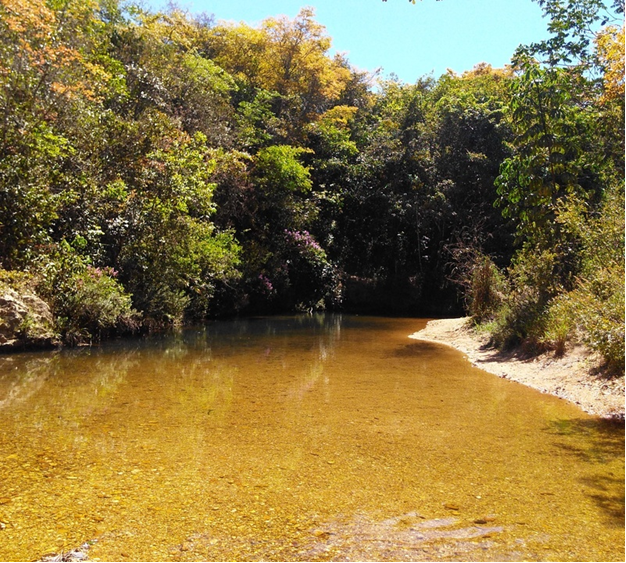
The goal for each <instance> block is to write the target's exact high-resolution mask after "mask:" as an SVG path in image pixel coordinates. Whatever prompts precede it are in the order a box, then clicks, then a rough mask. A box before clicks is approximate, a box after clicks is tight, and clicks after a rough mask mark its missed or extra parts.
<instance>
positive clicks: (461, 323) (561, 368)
mask: <svg viewBox="0 0 626 563" xmlns="http://www.w3.org/2000/svg"><path fill="white" fill-rule="evenodd" d="M410 338H414V339H416V340H425V341H429V342H438V343H441V344H447V345H449V346H452V347H454V348H456V349H457V350H460V351H461V352H463V353H464V354H465V355H466V356H467V358H468V359H469V360H470V362H472V364H473V365H475V366H476V367H479V368H481V369H484V370H485V371H488V372H490V373H493V374H495V375H497V376H499V377H505V378H507V379H512V380H513V381H518V382H519V383H523V384H525V385H528V386H529V387H533V388H534V389H538V390H539V391H541V392H542V393H549V394H551V395H555V396H556V397H560V398H562V399H566V400H568V401H571V402H573V403H575V404H577V405H578V406H579V407H580V408H581V409H583V410H584V411H586V412H588V413H590V414H595V415H598V416H602V417H606V418H618V419H620V418H621V419H622V420H623V419H624V378H623V377H619V378H610V377H607V376H606V375H605V374H603V373H602V370H601V369H600V365H601V362H600V358H599V357H598V356H597V355H595V354H593V353H591V352H590V351H589V349H588V348H585V347H584V346H575V347H573V348H570V349H568V350H567V352H566V353H565V354H564V355H563V356H561V357H555V355H554V353H552V352H547V353H545V354H542V355H540V356H536V357H534V358H530V359H528V358H524V357H522V355H521V354H520V353H519V351H517V352H516V351H513V352H511V353H503V352H499V351H497V350H495V349H493V348H489V347H488V344H487V342H488V336H487V335H484V334H481V333H479V332H477V331H475V330H474V329H473V328H472V327H471V324H470V322H469V318H467V317H465V318H460V319H438V320H434V321H430V322H429V323H428V325H427V326H426V328H425V329H423V330H420V331H419V332H416V333H415V334H412V335H411V336H410Z"/></svg>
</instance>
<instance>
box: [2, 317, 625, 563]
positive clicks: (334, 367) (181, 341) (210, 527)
mask: <svg viewBox="0 0 626 563" xmlns="http://www.w3.org/2000/svg"><path fill="white" fill-rule="evenodd" d="M425 322H426V321H425V320H420V319H390V318H372V317H357V316H341V315H314V316H298V317H279V318H257V319H241V320H233V321H220V322H213V323H210V324H208V325H207V326H205V327H202V328H201V329H193V330H192V329H190V330H185V331H181V332H178V333H174V334H169V335H156V336H151V337H146V338H141V339H130V340H123V341H113V342H108V343H105V344H103V345H101V346H99V347H92V348H82V349H74V350H63V351H57V352H51V353H47V352H46V353H22V354H13V355H8V356H3V357H1V358H0V428H1V432H0V560H3V561H14V560H27V561H28V560H35V559H38V558H42V557H44V556H46V555H51V554H55V553H57V554H58V553H60V552H64V551H69V550H71V549H75V548H78V547H79V546H81V545H83V546H84V547H83V548H81V549H82V552H83V553H84V554H85V555H87V556H88V557H89V559H90V560H100V561H112V560H113V561H124V560H135V561H136V560H140V561H141V560H152V561H159V560H164V561H165V560H168V561H198V560H220V561H242V560H280V561H296V560H307V561H317V560H319V561H326V560H337V561H362V560H404V561H431V560H442V561H449V560H452V561H454V560H457V561H458V560H463V561H473V560H475V561H520V560H535V561H547V560H559V561H623V560H624V426H623V424H621V425H620V424H616V423H612V422H607V421H604V420H602V419H599V418H596V417H593V416H590V415H587V414H585V413H584V412H582V411H581V410H580V409H578V408H577V407H575V406H574V405H572V404H570V403H567V402H565V401H563V400H560V399H557V398H555V397H552V396H548V395H542V394H540V393H539V392H537V391H535V390H532V389H530V388H526V387H524V386H522V385H520V384H517V383H514V382H511V381H508V380H504V379H500V378H498V377H496V376H493V375H491V374H488V373H486V372H484V371H482V370H480V369H477V368H474V367H472V366H471V365H470V363H469V362H468V361H467V360H466V359H465V358H464V357H463V356H462V355H461V354H460V353H458V352H456V351H455V350H453V349H450V348H448V347H446V346H440V345H436V344H430V343H424V342H416V341H412V340H410V339H409V338H408V335H409V334H411V333H413V332H415V331H416V330H419V329H420V328H422V327H423V326H424V324H425Z"/></svg>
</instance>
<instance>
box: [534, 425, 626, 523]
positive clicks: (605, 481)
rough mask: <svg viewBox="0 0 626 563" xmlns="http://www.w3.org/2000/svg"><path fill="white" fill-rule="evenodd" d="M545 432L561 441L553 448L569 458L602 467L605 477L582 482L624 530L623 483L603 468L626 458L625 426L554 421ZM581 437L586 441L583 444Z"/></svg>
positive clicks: (599, 475) (583, 479)
mask: <svg viewBox="0 0 626 563" xmlns="http://www.w3.org/2000/svg"><path fill="white" fill-rule="evenodd" d="M546 431H547V432H548V433H549V434H551V435H553V436H557V437H559V438H561V441H557V442H555V444H554V445H555V446H556V447H557V448H559V449H560V450H561V451H563V452H564V453H566V454H567V455H571V456H572V457H575V458H577V459H578V460H580V461H582V462H585V463H588V464H590V465H591V466H598V467H600V466H602V474H597V475H588V476H585V477H582V478H581V479H580V482H581V484H582V486H583V490H584V491H586V493H587V494H588V495H589V497H590V498H591V499H593V501H594V502H595V503H596V505H597V506H598V507H599V508H600V509H601V510H602V512H603V514H604V515H605V516H606V517H607V520H608V522H609V523H610V524H611V525H614V526H616V527H621V528H623V527H624V525H625V524H626V520H625V516H624V512H625V496H624V481H623V480H622V479H621V478H620V477H618V476H616V475H614V474H613V473H612V472H609V473H606V470H605V467H604V466H606V465H607V464H608V463H611V462H614V461H616V460H618V459H623V458H624V423H623V422H621V421H614V420H606V419H570V420H555V421H553V422H552V423H551V424H550V425H549V426H548V428H547V429H546ZM581 436H583V437H586V438H587V439H586V440H584V441H581V440H580V437H581ZM574 439H576V441H575V442H574ZM585 444H586V446H585Z"/></svg>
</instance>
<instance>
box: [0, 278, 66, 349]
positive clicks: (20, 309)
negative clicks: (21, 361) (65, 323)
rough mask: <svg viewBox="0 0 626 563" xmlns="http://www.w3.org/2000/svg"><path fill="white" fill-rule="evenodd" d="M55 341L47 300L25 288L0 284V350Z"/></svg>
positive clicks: (57, 341)
mask: <svg viewBox="0 0 626 563" xmlns="http://www.w3.org/2000/svg"><path fill="white" fill-rule="evenodd" d="M58 344H59V336H58V334H57V333H56V332H55V330H54V320H53V317H52V312H51V311H50V307H48V304H47V303H46V302H45V301H43V300H42V299H40V298H39V297H38V296H37V295H35V294H34V293H33V292H31V291H29V290H23V291H20V292H18V291H16V290H15V289H12V288H10V287H7V286H4V285H0V351H5V350H15V349H23V348H31V347H35V348H39V347H42V348H50V347H54V346H57V345H58Z"/></svg>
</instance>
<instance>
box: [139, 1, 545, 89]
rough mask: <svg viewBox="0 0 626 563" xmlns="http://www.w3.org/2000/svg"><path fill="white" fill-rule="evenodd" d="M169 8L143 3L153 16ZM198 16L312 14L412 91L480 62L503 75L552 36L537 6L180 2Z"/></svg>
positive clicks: (349, 49)
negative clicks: (518, 52)
mask: <svg viewBox="0 0 626 563" xmlns="http://www.w3.org/2000/svg"><path fill="white" fill-rule="evenodd" d="M165 3H166V2H165V1H164V0H144V4H145V5H146V6H148V7H149V8H151V9H152V10H153V11H155V10H157V9H159V8H161V7H163V6H164V5H165ZM177 4H178V5H179V6H180V7H182V8H184V9H187V10H189V11H190V12H193V13H199V12H206V13H209V14H214V15H215V17H216V18H217V19H219V20H231V21H245V22H247V23H249V24H252V25H254V24H256V23H258V22H260V21H261V20H263V19H265V18H267V17H271V16H277V15H287V16H289V17H291V18H293V17H295V16H296V14H297V13H298V11H299V10H300V8H301V7H303V6H313V7H314V8H315V10H316V20H317V21H318V22H319V23H321V24H323V25H324V26H326V29H327V32H328V35H330V37H332V39H333V52H334V51H340V52H343V53H346V54H347V57H348V60H349V61H350V63H351V64H352V66H354V67H356V68H358V69H360V70H369V71H373V70H376V69H378V68H382V69H383V76H388V75H389V74H391V73H394V74H396V75H397V76H398V77H399V78H400V79H401V80H402V81H404V82H408V83H414V82H415V81H416V80H417V79H418V78H420V77H422V76H425V75H429V74H431V73H432V75H433V76H434V77H435V78H438V77H439V76H440V75H441V74H443V73H445V72H446V70H447V69H448V68H450V69H452V70H453V71H455V72H458V73H461V72H463V71H465V70H469V69H471V68H472V67H473V66H474V65H476V64H477V63H480V62H487V63H490V64H491V65H493V66H494V67H501V66H504V65H505V64H507V63H508V62H509V61H510V58H511V55H512V54H513V51H514V50H515V48H516V47H517V46H518V45H520V44H522V43H523V44H527V43H531V42H533V41H537V40H539V39H542V38H545V37H546V36H547V32H546V26H547V21H546V20H545V19H544V18H543V17H542V14H541V10H540V8H539V6H538V5H537V4H536V3H535V2H533V1H532V0H442V1H440V2H437V1H435V0H421V1H420V0H418V1H417V2H416V3H415V4H411V3H410V2H409V1H408V0H388V1H387V2H383V1H382V0H309V1H308V2H307V1H306V0H177Z"/></svg>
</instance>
